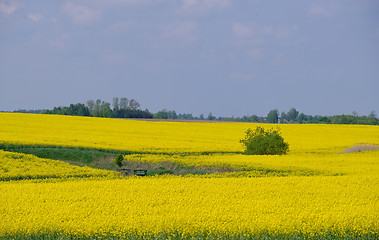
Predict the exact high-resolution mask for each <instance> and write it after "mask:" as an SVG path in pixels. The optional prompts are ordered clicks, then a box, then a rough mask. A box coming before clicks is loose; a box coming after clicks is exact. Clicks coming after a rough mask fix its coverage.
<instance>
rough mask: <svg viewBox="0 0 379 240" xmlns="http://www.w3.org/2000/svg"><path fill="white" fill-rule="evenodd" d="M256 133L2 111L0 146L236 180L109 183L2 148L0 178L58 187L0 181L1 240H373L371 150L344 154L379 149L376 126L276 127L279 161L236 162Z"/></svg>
mask: <svg viewBox="0 0 379 240" xmlns="http://www.w3.org/2000/svg"><path fill="white" fill-rule="evenodd" d="M254 126H258V124H251V123H179V122H144V121H132V120H120V119H101V118H86V117H71V116H49V115H33V114H9V113H0V145H2V146H6V145H8V144H13V145H29V146H30V145H38V146H68V147H78V148H97V149H113V150H122V151H125V152H129V154H128V155H126V159H127V160H129V161H147V162H153V163H154V162H161V161H170V162H175V163H178V164H182V165H185V166H195V167H203V166H210V167H216V168H220V169H222V168H225V169H234V170H238V171H241V172H240V174H239V173H220V174H209V175H207V176H205V177H204V176H202V177H201V176H196V175H190V176H186V177H178V176H168V175H167V176H160V177H158V176H155V177H129V178H124V179H119V178H118V176H119V175H118V174H116V173H110V172H108V171H103V170H95V169H90V168H81V167H76V166H71V165H68V164H66V163H62V162H59V161H54V160H50V159H40V158H37V157H35V156H32V155H25V154H16V153H9V152H5V151H0V180H11V179H24V178H29V176H32V177H31V178H49V176H51V177H58V178H60V179H59V180H57V179H53V178H49V179H44V180H33V181H30V180H20V181H0V193H1V197H0V238H2V237H4V238H17V237H19V236H21V237H22V236H37V237H36V238H38V237H39V236H45V235H47V236H58V238H65V237H68V238H71V237H73V238H75V237H83V238H86V237H88V238H90V239H93V238H106V239H108V238H112V237H115V238H132V239H134V238H161V239H166V238H171V237H174V238H188V239H191V238H196V237H198V238H207V237H214V238H215V239H216V238H238V239H244V238H250V237H257V238H259V237H260V236H261V238H264V236H272V237H274V238H276V237H280V236H283V237H284V238H291V237H303V238H312V237H314V236H316V237H317V236H319V237H320V238H322V237H327V238H329V239H333V238H335V237H341V238H344V237H349V236H353V237H358V238H370V237H372V238H373V239H377V238H378V236H379V222H378V219H379V214H378V213H379V211H378V200H379V195H378V193H379V176H378V173H379V164H378V160H379V151H378V150H376V151H371V152H356V153H346V154H345V153H342V151H343V149H344V148H347V147H351V146H353V145H355V144H359V143H370V144H379V127H378V126H351V125H292V124H289V125H280V127H281V132H282V136H283V138H284V139H285V140H286V141H287V142H288V143H289V146H290V152H289V154H288V155H283V156H247V155H243V154H241V153H242V150H243V149H242V145H241V144H240V143H239V139H241V138H242V137H243V134H244V132H245V130H246V129H247V128H254ZM271 126H272V125H271ZM54 173H56V174H57V175H54ZM67 176H76V177H75V178H67ZM85 176H94V178H81V177H85ZM256 176H265V177H261V178H256ZM97 177H101V178H97ZM49 234H50V235H49Z"/></svg>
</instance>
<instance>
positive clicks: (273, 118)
mask: <svg viewBox="0 0 379 240" xmlns="http://www.w3.org/2000/svg"><path fill="white" fill-rule="evenodd" d="M266 121H267V122H268V123H278V121H279V112H278V110H277V109H274V110H271V111H270V112H269V113H268V114H267V118H266Z"/></svg>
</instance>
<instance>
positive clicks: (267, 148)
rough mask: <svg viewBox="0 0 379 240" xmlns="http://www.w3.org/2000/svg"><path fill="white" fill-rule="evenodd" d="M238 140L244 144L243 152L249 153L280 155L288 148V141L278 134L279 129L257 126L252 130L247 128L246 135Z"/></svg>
mask: <svg viewBox="0 0 379 240" xmlns="http://www.w3.org/2000/svg"><path fill="white" fill-rule="evenodd" d="M240 142H241V143H242V144H243V145H244V146H245V148H246V149H245V153H246V154H251V155H282V154H286V153H287V152H288V150H289V145H288V143H286V142H284V139H283V137H282V136H280V129H279V128H277V130H274V129H272V128H271V129H269V130H265V129H264V128H263V127H257V128H256V129H255V130H254V131H253V130H252V129H250V128H249V129H247V131H246V136H245V138H244V139H241V140H240Z"/></svg>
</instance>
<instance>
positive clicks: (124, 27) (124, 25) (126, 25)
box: [110, 21, 139, 33]
mask: <svg viewBox="0 0 379 240" xmlns="http://www.w3.org/2000/svg"><path fill="white" fill-rule="evenodd" d="M138 25H139V24H138V23H137V22H134V21H126V22H117V23H114V24H112V26H111V27H110V30H111V31H112V32H115V33H122V32H126V31H128V30H130V29H133V28H134V27H136V26H138Z"/></svg>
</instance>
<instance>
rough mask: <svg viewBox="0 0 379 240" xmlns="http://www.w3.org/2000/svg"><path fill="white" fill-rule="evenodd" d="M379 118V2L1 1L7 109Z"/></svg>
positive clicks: (0, 80) (0, 79)
mask: <svg viewBox="0 0 379 240" xmlns="http://www.w3.org/2000/svg"><path fill="white" fill-rule="evenodd" d="M113 97H127V98H134V99H136V100H138V101H139V102H140V104H141V107H142V108H143V109H145V108H147V109H149V110H150V111H151V112H157V111H159V110H161V109H167V110H176V112H177V113H193V114H194V115H199V114H201V113H203V114H208V113H209V112H212V114H213V115H215V116H243V115H252V114H257V115H259V116H266V115H267V113H268V112H269V111H270V110H272V109H278V110H279V111H280V112H282V111H286V112H287V111H288V110H289V109H290V108H292V107H295V108H296V109H297V110H298V111H300V112H303V113H305V114H311V115H335V114H351V113H352V112H353V111H356V112H357V113H358V115H367V114H369V113H370V112H371V111H376V112H377V113H378V114H379V1H376V0H359V1H351V0H344V1H342V0H341V1H334V0H328V1H322V0H320V1H302V0H286V1H273V0H266V1H263V0H262V1H259V0H238V1H232V0H70V1H66V0H59V1H48V0H45V1H44V0H35V1H26V0H5V1H4V0H0V111H12V110H18V109H42V108H53V107H54V106H66V105H69V104H70V103H78V102H82V103H85V102H86V101H87V100H89V99H94V100H96V99H99V98H100V99H102V100H104V101H109V102H111V101H112V98H113Z"/></svg>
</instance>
